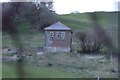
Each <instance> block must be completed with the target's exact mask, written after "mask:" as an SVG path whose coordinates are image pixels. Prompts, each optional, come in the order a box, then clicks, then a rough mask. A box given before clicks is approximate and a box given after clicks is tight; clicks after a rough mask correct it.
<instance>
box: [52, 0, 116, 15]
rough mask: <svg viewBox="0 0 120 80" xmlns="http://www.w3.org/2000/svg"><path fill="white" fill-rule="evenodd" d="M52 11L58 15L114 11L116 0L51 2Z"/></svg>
mask: <svg viewBox="0 0 120 80" xmlns="http://www.w3.org/2000/svg"><path fill="white" fill-rule="evenodd" d="M53 1H54V10H55V11H56V13H58V14H68V13H71V12H73V11H79V12H93V11H116V10H117V2H118V0H53Z"/></svg>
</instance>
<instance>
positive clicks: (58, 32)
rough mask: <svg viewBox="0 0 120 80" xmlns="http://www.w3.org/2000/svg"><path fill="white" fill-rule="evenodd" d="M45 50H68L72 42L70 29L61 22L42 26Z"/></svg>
mask: <svg viewBox="0 0 120 80" xmlns="http://www.w3.org/2000/svg"><path fill="white" fill-rule="evenodd" d="M44 30H45V51H47V52H70V51H71V44H72V31H71V29H70V28H69V27H67V26H65V25H64V24H62V23H61V22H57V23H55V24H52V25H50V26H49V27H46V28H44Z"/></svg>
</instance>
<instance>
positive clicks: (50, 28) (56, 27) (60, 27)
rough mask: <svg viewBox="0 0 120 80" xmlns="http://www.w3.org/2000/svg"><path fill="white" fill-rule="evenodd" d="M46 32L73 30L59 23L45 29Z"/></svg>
mask: <svg viewBox="0 0 120 80" xmlns="http://www.w3.org/2000/svg"><path fill="white" fill-rule="evenodd" d="M44 30H71V29H70V28H69V27H67V26H65V25H64V24H62V23H61V22H57V23H54V24H52V25H50V26H49V27H46V28H44Z"/></svg>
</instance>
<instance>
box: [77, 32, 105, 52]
mask: <svg viewBox="0 0 120 80" xmlns="http://www.w3.org/2000/svg"><path fill="white" fill-rule="evenodd" d="M75 37H76V38H77V41H78V43H79V46H80V48H81V50H80V51H81V52H83V53H95V52H100V50H101V49H102V48H103V47H104V45H103V42H102V40H101V39H100V37H99V36H97V35H96V34H95V32H94V31H77V32H76V33H75Z"/></svg>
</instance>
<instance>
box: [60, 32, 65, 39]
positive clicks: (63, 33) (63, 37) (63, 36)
mask: <svg viewBox="0 0 120 80" xmlns="http://www.w3.org/2000/svg"><path fill="white" fill-rule="evenodd" d="M61 39H62V40H64V39H65V32H61Z"/></svg>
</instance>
